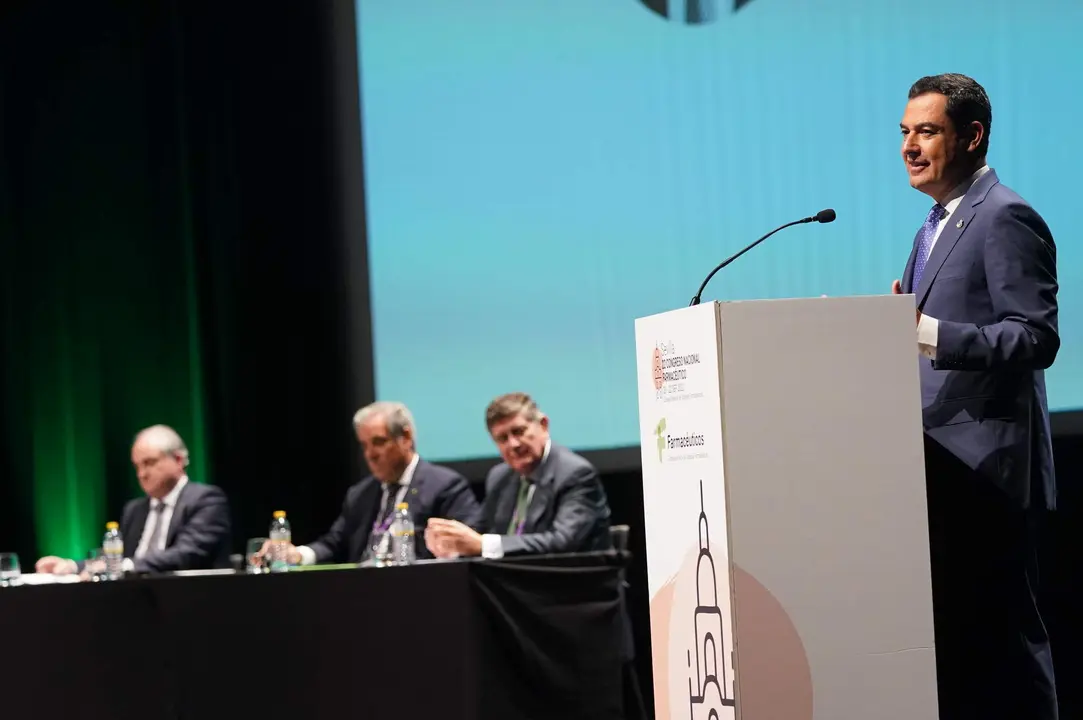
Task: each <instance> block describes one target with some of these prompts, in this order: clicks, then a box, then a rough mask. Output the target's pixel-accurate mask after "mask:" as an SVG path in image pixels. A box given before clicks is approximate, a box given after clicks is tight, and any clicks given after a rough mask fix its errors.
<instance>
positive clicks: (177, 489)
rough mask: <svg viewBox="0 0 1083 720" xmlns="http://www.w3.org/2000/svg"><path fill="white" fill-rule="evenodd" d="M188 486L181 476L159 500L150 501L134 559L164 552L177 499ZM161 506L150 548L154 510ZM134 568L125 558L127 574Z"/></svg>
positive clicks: (186, 477)
mask: <svg viewBox="0 0 1083 720" xmlns="http://www.w3.org/2000/svg"><path fill="white" fill-rule="evenodd" d="M187 484H188V476H187V475H182V476H181V479H180V480H178V481H177V484H176V485H174V486H173V489H172V490H170V491H169V494H168V495H166V496H165V497H164V498H162V499H161V500H159V499H157V498H151V499H150V510H149V511H148V512H147V519H146V521H145V522H144V523H143V533H142V535H140V536H139V544H138V545H136V547H135V555H134V556H133V557H135V558H137V559H138V558H141V557H143V556H144V555H146V554H148V553H152V552H157V551H158V550H165V541H166V536H167V535H169V524H170V523H171V522H173V511H174V510H175V509H176V508H177V499H178V498H179V497H180V494H181V490H183V489H184V486H185V485H187ZM159 505H161V506H162V510H161V513H162V516H161V517H160V518H158V524H157V526H156V527H155V528H154V532H155V534H156V535H157V536H158V537H157V538H155V541H154V546H153V547H150V543H151V538H150V533H151V526H152V525H154V515H155V513H156V512H157V510H156V508H157V507H158V506H159ZM134 567H135V563H133V562H132V558H126V559H125V560H124V569H125V570H126V571H128V572H131V570H132V569H133V568H134Z"/></svg>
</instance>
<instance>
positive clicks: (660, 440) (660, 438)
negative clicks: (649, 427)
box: [654, 418, 666, 462]
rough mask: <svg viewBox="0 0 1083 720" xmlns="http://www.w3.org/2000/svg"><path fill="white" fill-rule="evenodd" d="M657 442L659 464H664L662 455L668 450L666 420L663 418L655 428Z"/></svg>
mask: <svg viewBox="0 0 1083 720" xmlns="http://www.w3.org/2000/svg"><path fill="white" fill-rule="evenodd" d="M654 435H655V442H656V443H657V445H658V462H662V453H663V452H664V451H665V449H666V419H665V418H662V419H661V420H659V421H658V424H657V425H655V427H654Z"/></svg>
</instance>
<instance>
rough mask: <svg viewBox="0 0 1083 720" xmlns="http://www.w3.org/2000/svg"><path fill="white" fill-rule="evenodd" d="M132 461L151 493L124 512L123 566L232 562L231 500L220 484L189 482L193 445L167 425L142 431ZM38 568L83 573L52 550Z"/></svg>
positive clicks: (147, 568) (164, 568)
mask: <svg viewBox="0 0 1083 720" xmlns="http://www.w3.org/2000/svg"><path fill="white" fill-rule="evenodd" d="M132 465H134V466H135V472H136V476H137V477H138V478H139V485H140V487H142V488H143V492H144V493H146V495H145V496H144V497H141V498H136V499H135V500H129V501H128V503H127V504H126V505H125V506H124V512H123V514H122V515H121V520H120V533H121V537H123V538H124V557H125V560H124V570H125V571H126V572H132V571H135V572H139V573H163V572H171V571H174V570H204V569H208V568H226V567H229V551H230V544H231V541H232V537H231V530H230V514H229V502H228V501H227V500H226V494H225V493H224V492H222V490H221V489H219V488H217V487H214V486H213V485H201V484H198V483H192V482H189V481H188V475H187V473H186V471H185V468H187V466H188V448H187V447H185V445H184V440H182V439H181V436H180V435H178V434H177V432H176V431H175V430H173V428H170V427H167V426H165V425H154V426H152V427H149V428H146V429H145V430H142V431H141V432H140V433H139V434H138V435H136V437H135V441H134V442H133V443H132ZM35 569H36V571H37V572H39V573H53V574H56V575H65V574H70V573H77V572H80V571H81V570H82V563H77V562H75V561H74V560H68V559H65V558H59V557H56V556H53V555H50V556H47V557H43V558H41V559H40V560H38V562H37V564H36V565H35Z"/></svg>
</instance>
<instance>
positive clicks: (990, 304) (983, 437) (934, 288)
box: [902, 170, 1060, 509]
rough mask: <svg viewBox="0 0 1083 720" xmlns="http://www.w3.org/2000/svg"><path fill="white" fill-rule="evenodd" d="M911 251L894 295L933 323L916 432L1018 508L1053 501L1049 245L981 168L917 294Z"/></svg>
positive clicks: (1053, 278) (1037, 223) (1052, 255)
mask: <svg viewBox="0 0 1083 720" xmlns="http://www.w3.org/2000/svg"><path fill="white" fill-rule="evenodd" d="M916 250H917V239H916V238H915V243H914V250H912V251H911V253H910V260H909V262H908V263H907V265H906V271H905V273H904V274H903V280H902V285H903V292H904V293H910V292H912V293H914V295H915V298H916V302H917V307H918V309H919V310H921V312H923V313H925V314H927V315H929V316H930V317H934V318H936V319H937V320H939V321H940V327H939V332H938V336H937V350H936V360H935V361H934V360H930V359H928V358H925V357H922V358H921V360H920V363H921V396H922V419H923V421H924V425H925V432H926V434H927V435H928V436H929V437H930V438H931V439H933V440H935V441H936V442H938V443H940V445H942V446H943V447H944V448H945V449H947V450H948V451H949V452H951V453H952V454H953V455H954V456H955V457H957V458H958V459H959V460H961V461H962V462H964V463H965V464H966V465H967V466H969V467H970V468H972V469H973V470H974V471H976V472H977V473H978V474H979V475H980V476H982V477H985V478H987V479H988V480H989V481H991V482H993V483H995V484H996V485H997V486H999V487H1000V488H1001V489H1002V490H1003V491H1004V492H1005V493H1006V494H1007V495H1008V497H1009V498H1011V500H1012V501H1013V502H1014V503H1016V504H1017V505H1018V506H1019V507H1024V508H1025V507H1030V506H1031V505H1032V504H1038V503H1040V504H1041V505H1044V506H1045V507H1047V508H1050V509H1052V508H1053V507H1054V506H1055V504H1056V483H1055V479H1054V474H1053V449H1052V443H1051V439H1050V431H1049V410H1048V403H1047V400H1046V390H1045V373H1044V370H1045V368H1048V367H1049V366H1050V365H1052V364H1053V360H1054V359H1055V358H1056V356H1057V350H1058V349H1059V348H1060V337H1059V335H1058V332H1057V289H1058V285H1057V269H1056V246H1055V245H1054V243H1053V236H1052V234H1051V233H1050V231H1049V228H1048V227H1047V226H1046V224H1045V221H1044V220H1042V218H1041V216H1040V215H1039V214H1038V213H1037V212H1036V211H1035V210H1034V208H1032V207H1031V206H1030V205H1028V204H1027V203H1026V201H1024V200H1023V199H1022V198H1021V197H1019V196H1018V195H1017V194H1015V193H1014V192H1013V191H1012V190H1010V189H1009V188H1007V187H1005V186H1004V185H1002V184H1000V181H999V180H998V178H997V175H996V172H994V171H993V170H989V171H988V172H987V173H985V174H984V175H983V176H982V177H980V178H978V179H977V180H976V181H975V182H974V184H973V185H972V186H971V187H970V189H969V190H968V191H967V193H966V195H965V196H964V197H963V199H962V202H961V203H960V204H959V207H958V208H957V209H956V210H955V212H954V213H952V215H951V216H950V217H949V218H948V219H947V220H946V221H945V227H944V229H943V231H942V232H941V234H940V237H939V239H937V241H936V244H935V245H934V246H933V251H932V253H931V254H930V255H929V259H928V262H927V263H926V267H925V272H924V273H923V275H922V278H921V283H920V284H919V285H918V287H916V288H915V287H911V285H912V280H913V276H914V258H915V255H916Z"/></svg>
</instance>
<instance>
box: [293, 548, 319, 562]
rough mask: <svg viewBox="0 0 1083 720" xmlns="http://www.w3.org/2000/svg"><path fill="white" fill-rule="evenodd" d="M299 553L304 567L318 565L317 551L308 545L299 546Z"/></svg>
mask: <svg viewBox="0 0 1083 720" xmlns="http://www.w3.org/2000/svg"><path fill="white" fill-rule="evenodd" d="M297 552H298V553H299V554H300V555H301V564H302V565H315V564H316V551H315V550H313V549H312V548H310V547H309V546H308V545H298V546H297Z"/></svg>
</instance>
